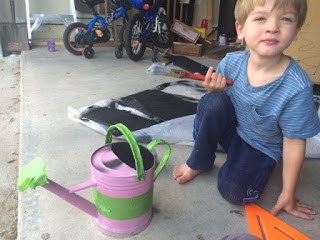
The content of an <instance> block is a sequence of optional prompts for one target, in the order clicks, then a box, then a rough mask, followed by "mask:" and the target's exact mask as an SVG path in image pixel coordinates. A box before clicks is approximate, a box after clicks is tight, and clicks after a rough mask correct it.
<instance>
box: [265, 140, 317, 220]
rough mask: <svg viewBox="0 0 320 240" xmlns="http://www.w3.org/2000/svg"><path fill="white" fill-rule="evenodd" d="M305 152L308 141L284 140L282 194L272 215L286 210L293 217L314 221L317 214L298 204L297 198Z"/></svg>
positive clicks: (308, 207) (304, 205)
mask: <svg viewBox="0 0 320 240" xmlns="http://www.w3.org/2000/svg"><path fill="white" fill-rule="evenodd" d="M305 150H306V141H305V140H304V139H297V138H286V137H285V138H284V139H283V170H282V181H283V185H282V192H281V194H280V196H279V198H278V201H277V203H276V205H275V206H274V208H273V209H272V210H271V214H273V215H277V214H278V212H279V211H280V210H285V211H286V212H288V213H289V214H291V215H294V216H297V217H300V218H304V219H309V220H311V219H313V217H314V215H315V214H316V213H315V212H314V211H313V210H312V208H311V207H310V206H308V205H306V204H303V203H300V202H298V201H297V199H296V197H295V191H296V186H297V182H298V178H299V175H300V171H301V168H302V164H303V161H304V157H305Z"/></svg>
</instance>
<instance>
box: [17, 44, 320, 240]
mask: <svg viewBox="0 0 320 240" xmlns="http://www.w3.org/2000/svg"><path fill="white" fill-rule="evenodd" d="M95 51H96V54H95V58H94V59H91V60H88V59H85V58H84V57H82V56H74V55H71V54H70V53H68V52H67V51H65V50H64V48H63V47H57V51H56V52H48V50H47V48H45V47H42V48H34V49H32V50H31V51H27V52H23V53H22V56H21V75H22V82H21V85H22V88H21V89H22V95H21V104H22V107H21V139H20V140H21V146H20V168H21V166H23V165H25V164H27V163H28V162H30V161H31V160H32V159H33V158H35V157H36V156H40V157H41V158H42V159H43V160H44V162H45V163H46V165H47V176H48V177H49V178H50V179H52V180H54V181H55V182H57V183H59V184H61V185H63V186H65V187H68V188H69V187H71V186H74V185H76V184H78V183H81V182H84V181H86V180H88V179H89V178H90V156H91V154H92V153H93V152H94V150H96V149H97V148H99V147H100V146H102V145H103V143H104V136H102V135H101V134H99V133H97V132H95V131H93V130H91V129H89V128H87V127H85V126H83V125H81V124H79V123H76V122H74V121H72V120H70V119H68V117H67V116H68V113H67V108H68V107H69V106H73V107H75V108H80V107H83V106H87V105H91V104H93V103H95V102H97V101H99V100H103V99H109V98H118V97H121V96H126V95H129V94H133V93H136V92H139V91H142V90H146V89H150V88H152V87H154V86H156V85H159V84H162V83H165V82H168V81H175V79H172V78H167V77H160V76H157V77H155V76H150V75H147V74H146V73H145V70H146V69H147V68H148V67H149V66H150V65H151V64H152V62H151V55H150V52H147V53H146V54H145V56H144V58H143V60H141V61H139V62H133V61H131V60H130V59H128V58H127V57H126V55H125V56H124V57H123V58H122V59H116V58H115V56H114V48H96V49H95ZM195 59H196V60H197V61H199V62H200V63H202V64H205V65H207V66H209V65H210V64H214V65H215V66H216V64H217V60H213V59H211V58H209V57H206V56H204V57H199V58H195ZM190 151H191V148H190V147H188V146H178V145H173V146H172V155H171V158H170V159H169V162H168V163H167V165H166V166H165V168H164V169H163V171H162V172H161V173H160V175H159V177H158V179H157V180H156V182H155V184H154V201H153V207H154V214H153V217H152V221H151V223H150V225H149V226H148V227H147V228H146V229H145V230H144V231H143V232H141V233H140V234H138V235H135V236H132V237H130V238H129V239H139V240H143V239H157V240H168V239H174V240H179V239H181V240H185V239H194V240H204V239H207V240H209V239H210V240H211V239H220V238H222V237H223V236H225V235H228V234H231V233H240V232H248V231H249V230H248V224H247V220H246V217H245V213H244V209H243V207H241V206H234V205H231V204H229V203H227V202H226V201H225V200H223V199H222V198H221V197H220V195H219V193H218V191H217V188H216V179H217V173H218V170H219V167H220V166H221V165H222V163H223V161H224V159H225V154H221V153H219V154H218V157H217V160H216V164H215V167H214V169H213V170H212V171H210V172H208V173H204V174H201V175H199V176H198V177H197V178H196V179H194V181H192V182H190V183H188V184H185V185H179V184H177V183H176V182H175V181H174V180H173V179H172V170H173V168H174V167H175V166H176V165H178V164H181V163H184V162H185V160H186V158H187V157H188V154H189V153H190ZM319 171H320V161H319V159H316V160H315V159H310V160H306V161H305V164H304V167H303V171H302V175H301V179H300V182H299V186H298V189H297V194H298V196H299V198H300V200H301V201H304V202H307V203H309V204H311V205H312V206H314V208H315V210H316V211H318V212H320V201H319V199H320V182H319V174H318V173H319ZM280 190H281V166H280V165H279V166H277V168H276V169H275V171H274V172H273V175H272V177H271V180H270V182H269V185H268V186H267V190H266V191H265V193H264V194H263V196H262V197H261V199H260V200H259V202H258V204H259V205H260V206H261V207H263V208H264V209H266V210H270V209H271V208H272V206H273V204H274V203H275V201H276V200H277V196H278V194H279V192H280ZM79 194H80V195H81V196H83V197H85V198H87V199H91V191H90V190H84V191H81V192H79ZM279 218H280V219H282V220H283V221H285V222H286V223H288V224H289V225H291V226H293V227H294V228H296V229H298V230H299V231H301V232H303V233H304V234H306V235H307V236H309V237H310V238H311V239H320V232H319V226H320V217H319V215H318V216H316V218H315V220H313V221H306V220H302V219H297V218H295V217H292V216H289V215H288V214H286V213H284V212H282V213H281V214H279ZM18 221H19V223H18V239H19V240H29V239H30V240H35V239H42V240H44V239H60V240H70V239H81V240H82V239H83V240H87V239H112V237H110V236H106V235H104V234H103V233H102V232H101V231H99V229H98V227H97V226H96V225H95V222H94V219H93V218H92V217H91V216H89V215H87V214H86V213H84V212H82V211H81V210H79V209H77V208H75V207H73V206H71V205H69V204H68V203H66V202H65V201H63V200H61V199H60V198H58V197H57V196H55V195H53V194H52V193H50V192H48V191H46V190H45V189H43V188H41V187H39V188H37V189H36V190H28V191H25V192H23V193H20V194H19V220H18Z"/></svg>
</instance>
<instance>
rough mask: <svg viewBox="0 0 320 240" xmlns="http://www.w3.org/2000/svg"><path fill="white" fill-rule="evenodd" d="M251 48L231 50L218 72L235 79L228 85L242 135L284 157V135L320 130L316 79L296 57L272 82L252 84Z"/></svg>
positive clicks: (300, 135) (301, 135)
mask: <svg viewBox="0 0 320 240" xmlns="http://www.w3.org/2000/svg"><path fill="white" fill-rule="evenodd" d="M249 55H250V52H248V51H237V52H233V53H229V54H227V55H226V57H225V58H224V59H222V60H221V62H220V64H219V66H218V68H217V72H219V73H222V74H223V75H224V76H225V77H226V78H227V79H231V80H233V81H234V83H233V85H232V86H229V87H227V88H226V93H227V94H228V95H229V96H230V98H231V101H232V103H233V105H234V108H235V111H236V116H237V121H238V126H237V132H238V134H239V136H240V137H241V138H242V139H243V140H244V141H246V142H247V143H248V144H250V145H251V146H252V147H254V148H256V149H258V150H260V151H262V152H263V153H265V154H266V155H268V156H270V157H271V158H273V159H275V160H276V161H279V160H281V159H282V148H283V137H288V138H301V139H307V138H310V137H313V136H314V135H316V134H317V133H318V132H320V122H319V117H318V114H317V110H316V108H315V103H314V100H313V94H312V88H313V86H312V85H313V83H312V81H311V80H310V78H309V77H308V75H307V73H306V72H305V71H304V70H303V69H302V68H301V67H300V66H299V65H298V64H297V62H296V61H294V60H293V59H292V58H291V59H290V64H289V66H288V67H287V69H286V70H285V72H284V73H283V74H282V76H280V77H278V78H277V79H276V80H274V81H273V82H271V83H268V84H266V85H264V86H260V87H253V86H251V85H250V84H249V82H248V79H247V64H248V59H249Z"/></svg>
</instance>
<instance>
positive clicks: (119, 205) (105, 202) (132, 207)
mask: <svg viewBox="0 0 320 240" xmlns="http://www.w3.org/2000/svg"><path fill="white" fill-rule="evenodd" d="M93 200H94V202H95V205H96V208H97V211H98V213H99V214H101V215H102V216H104V217H106V218H109V219H112V220H130V219H134V218H138V217H140V216H142V215H143V214H145V213H146V212H147V211H148V210H149V209H150V208H151V207H152V201H153V188H151V189H150V190H149V191H148V192H146V193H144V194H142V195H139V196H137V197H133V198H112V197H109V196H106V195H103V194H102V193H100V192H99V191H98V190H97V189H96V188H94V189H93Z"/></svg>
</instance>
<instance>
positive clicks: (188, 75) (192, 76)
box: [180, 71, 233, 86]
mask: <svg viewBox="0 0 320 240" xmlns="http://www.w3.org/2000/svg"><path fill="white" fill-rule="evenodd" d="M180 77H181V78H190V79H194V80H199V81H204V79H205V77H206V76H204V75H202V74H194V73H189V72H186V71H181V76H180ZM232 84H233V81H231V80H229V79H227V85H228V86H231V85H232Z"/></svg>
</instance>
